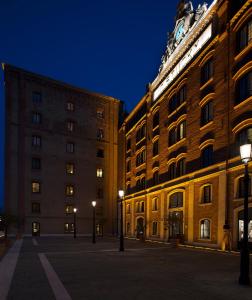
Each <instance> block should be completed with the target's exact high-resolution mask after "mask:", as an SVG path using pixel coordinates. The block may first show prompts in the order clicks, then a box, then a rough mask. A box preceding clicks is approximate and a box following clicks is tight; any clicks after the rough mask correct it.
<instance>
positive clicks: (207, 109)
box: [201, 101, 213, 126]
mask: <svg viewBox="0 0 252 300" xmlns="http://www.w3.org/2000/svg"><path fill="white" fill-rule="evenodd" d="M212 120H213V101H209V102H208V103H207V104H205V105H204V106H203V107H202V109H201V126H203V125H205V124H207V123H208V122H210V121H212Z"/></svg>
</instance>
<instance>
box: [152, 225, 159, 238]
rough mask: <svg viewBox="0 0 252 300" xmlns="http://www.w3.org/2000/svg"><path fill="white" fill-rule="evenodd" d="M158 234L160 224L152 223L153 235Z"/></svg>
mask: <svg viewBox="0 0 252 300" xmlns="http://www.w3.org/2000/svg"><path fill="white" fill-rule="evenodd" d="M157 234H158V223H157V222H152V235H157Z"/></svg>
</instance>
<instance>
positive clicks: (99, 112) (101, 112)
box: [96, 108, 104, 119]
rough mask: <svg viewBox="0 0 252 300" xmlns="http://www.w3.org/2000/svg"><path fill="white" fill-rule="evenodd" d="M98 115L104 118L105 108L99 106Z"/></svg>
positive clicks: (99, 117)
mask: <svg viewBox="0 0 252 300" xmlns="http://www.w3.org/2000/svg"><path fill="white" fill-rule="evenodd" d="M96 116H97V118H98V119H104V109H102V108H98V109H97V111H96Z"/></svg>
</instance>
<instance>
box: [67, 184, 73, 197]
mask: <svg viewBox="0 0 252 300" xmlns="http://www.w3.org/2000/svg"><path fill="white" fill-rule="evenodd" d="M66 195H67V196H73V195H74V186H73V185H67V186H66Z"/></svg>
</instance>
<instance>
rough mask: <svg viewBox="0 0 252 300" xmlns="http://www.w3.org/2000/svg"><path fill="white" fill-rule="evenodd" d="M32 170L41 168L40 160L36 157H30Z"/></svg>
mask: <svg viewBox="0 0 252 300" xmlns="http://www.w3.org/2000/svg"><path fill="white" fill-rule="evenodd" d="M31 165H32V170H40V169H41V160H40V158H37V157H32V162H31Z"/></svg>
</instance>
